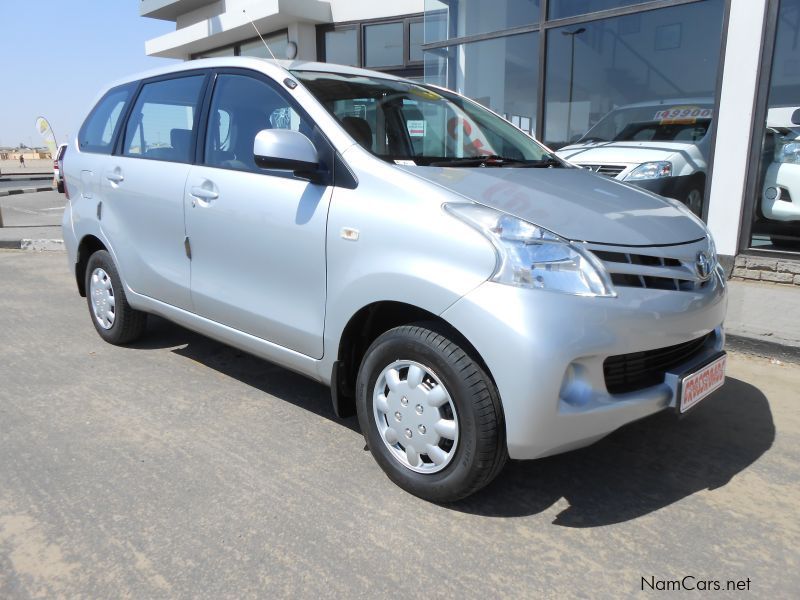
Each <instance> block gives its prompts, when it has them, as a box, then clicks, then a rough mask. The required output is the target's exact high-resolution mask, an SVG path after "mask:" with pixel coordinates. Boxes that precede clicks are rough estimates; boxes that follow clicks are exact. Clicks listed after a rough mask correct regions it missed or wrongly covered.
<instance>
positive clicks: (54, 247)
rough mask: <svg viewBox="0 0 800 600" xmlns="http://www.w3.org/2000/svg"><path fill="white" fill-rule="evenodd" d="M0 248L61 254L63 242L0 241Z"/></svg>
mask: <svg viewBox="0 0 800 600" xmlns="http://www.w3.org/2000/svg"><path fill="white" fill-rule="evenodd" d="M0 248H2V249H4V250H25V251H27V252H63V251H64V240H28V239H24V240H0Z"/></svg>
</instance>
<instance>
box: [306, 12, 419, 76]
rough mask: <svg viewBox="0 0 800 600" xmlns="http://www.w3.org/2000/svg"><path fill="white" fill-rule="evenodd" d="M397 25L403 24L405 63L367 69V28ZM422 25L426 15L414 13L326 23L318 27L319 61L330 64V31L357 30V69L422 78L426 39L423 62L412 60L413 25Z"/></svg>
mask: <svg viewBox="0 0 800 600" xmlns="http://www.w3.org/2000/svg"><path fill="white" fill-rule="evenodd" d="M395 23H402V24H403V63H402V64H398V65H387V66H381V67H367V66H365V65H366V58H367V57H366V28H367V27H369V26H371V25H391V24H395ZM412 23H420V24H422V25H423V27H424V24H425V14H424V13H414V14H409V15H403V16H402V17H389V18H379V19H365V20H363V21H345V22H342V23H326V24H323V25H317V60H318V61H319V62H328V61H327V60H326V57H325V55H326V47H325V34H326V33H327V32H329V31H341V30H347V29H355V30H356V40H357V51H356V59H357V61H358V64H357V65H354V66H355V67H358V68H361V69H370V70H372V71H379V72H382V73H390V74H392V75H396V76H398V77H422V75H423V66H424V62H425V59H424V48H425V44H424V38H423V44H422V45H421V46H420V50H421V51H422V52H423V58H422V60H411V24H412Z"/></svg>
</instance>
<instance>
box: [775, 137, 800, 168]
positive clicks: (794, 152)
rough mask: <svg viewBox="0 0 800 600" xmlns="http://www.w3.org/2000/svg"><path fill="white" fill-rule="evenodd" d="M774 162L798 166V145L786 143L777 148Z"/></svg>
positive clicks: (799, 149)
mask: <svg viewBox="0 0 800 600" xmlns="http://www.w3.org/2000/svg"><path fill="white" fill-rule="evenodd" d="M775 162H779V163H791V164H800V144H798V143H797V142H788V143H786V144H783V145H782V146H778V148H777V150H776V151H775Z"/></svg>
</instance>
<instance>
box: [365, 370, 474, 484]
mask: <svg viewBox="0 0 800 600" xmlns="http://www.w3.org/2000/svg"><path fill="white" fill-rule="evenodd" d="M372 407H373V413H374V416H375V423H376V424H377V425H378V433H379V434H380V436H381V439H382V440H383V443H384V444H386V447H387V448H388V449H389V451H390V452H391V454H392V456H393V457H394V458H395V459H396V460H397V461H398V462H399V463H400V464H401V465H403V466H404V467H406V468H408V469H411V470H412V471H416V472H417V473H436V472H437V471H441V470H442V469H444V468H445V467H446V466H447V465H448V464H449V463H450V461H451V460H452V458H453V456H454V455H455V452H456V448H457V447H458V415H457V414H456V407H455V404H453V400H452V398H450V394H449V393H448V391H447V389H446V388H445V387H444V385H442V382H441V380H440V379H439V378H438V377H437V376H436V374H435V373H434V372H433V371H431V370H430V369H429V368H427V367H425V366H424V365H421V364H420V363H418V362H414V361H413V360H398V361H395V362H393V363H392V364H390V365H389V366H388V367H386V368H385V369H384V370H383V371H382V372H381V374H380V375H379V376H378V380H377V381H376V383H375V390H374V391H373V394H372Z"/></svg>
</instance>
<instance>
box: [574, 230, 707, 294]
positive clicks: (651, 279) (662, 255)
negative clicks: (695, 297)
mask: <svg viewBox="0 0 800 600" xmlns="http://www.w3.org/2000/svg"><path fill="white" fill-rule="evenodd" d="M587 247H588V249H589V250H590V251H591V252H592V253H593V254H594V255H595V256H597V258H599V259H600V260H601V261H602V262H603V265H604V266H605V268H606V270H607V271H608V273H609V275H610V276H611V281H612V283H613V284H614V285H615V286H619V287H635V288H648V289H657V290H671V291H677V292H694V291H698V290H701V289H703V288H705V287H706V286H708V285H709V282H710V281H711V277H710V276H709V277H706V278H701V277H700V276H699V275H698V273H697V270H696V266H695V265H696V262H697V256H698V253H699V252H700V251H701V250H705V251H706V252H707V251H708V245H707V242H706V241H705V240H701V241H700V242H695V243H691V244H681V245H679V246H663V247H652V248H636V249H634V248H621V249H620V248H618V247H614V246H603V245H599V244H587ZM715 266H716V265H715V264H712V265H711V272H712V273H713V269H714V267H715Z"/></svg>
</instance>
